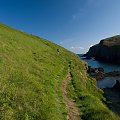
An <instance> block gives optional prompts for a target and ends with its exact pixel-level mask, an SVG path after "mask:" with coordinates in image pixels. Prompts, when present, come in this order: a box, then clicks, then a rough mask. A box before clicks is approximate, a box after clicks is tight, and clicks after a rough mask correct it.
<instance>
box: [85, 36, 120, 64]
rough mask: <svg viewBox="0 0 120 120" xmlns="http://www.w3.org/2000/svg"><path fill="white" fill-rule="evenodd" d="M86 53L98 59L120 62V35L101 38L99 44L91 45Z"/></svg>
mask: <svg viewBox="0 0 120 120" xmlns="http://www.w3.org/2000/svg"><path fill="white" fill-rule="evenodd" d="M86 55H87V56H90V57H95V59H97V60H102V61H107V62H117V63H120V36H119V35H118V36H114V37H110V38H107V39H104V40H101V41H100V43H99V44H97V45H94V46H92V47H90V49H89V51H88V52H87V54H86Z"/></svg>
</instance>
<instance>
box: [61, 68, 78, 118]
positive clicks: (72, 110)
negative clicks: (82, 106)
mask: <svg viewBox="0 0 120 120" xmlns="http://www.w3.org/2000/svg"><path fill="white" fill-rule="evenodd" d="M71 79H72V78H71V74H70V67H69V68H68V74H67V76H66V79H65V80H64V81H63V83H62V93H63V98H64V102H65V104H66V106H67V111H68V113H67V118H66V119H67V120H78V119H80V116H79V111H78V108H77V107H76V105H75V103H74V102H73V101H72V100H71V99H69V98H68V95H67V85H68V83H69V81H70V80H71Z"/></svg>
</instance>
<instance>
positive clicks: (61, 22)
mask: <svg viewBox="0 0 120 120" xmlns="http://www.w3.org/2000/svg"><path fill="white" fill-rule="evenodd" d="M0 22H2V23H5V24H7V25H9V26H12V27H14V28H17V29H20V30H22V31H26V32H28V33H31V34H35V35H38V36H40V37H42V38H46V39H48V40H51V41H52V42H55V43H57V44H59V45H61V46H63V47H65V48H67V49H69V50H71V51H73V52H75V53H85V52H86V51H87V50H88V49H89V47H90V46H91V45H94V44H96V43H98V42H99V40H101V39H103V38H106V37H110V36H113V35H117V34H120V0H0Z"/></svg>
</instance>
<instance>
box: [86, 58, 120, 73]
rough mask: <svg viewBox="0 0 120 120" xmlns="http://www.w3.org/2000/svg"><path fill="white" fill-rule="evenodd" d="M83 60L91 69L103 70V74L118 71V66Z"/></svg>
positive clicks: (119, 68)
mask: <svg viewBox="0 0 120 120" xmlns="http://www.w3.org/2000/svg"><path fill="white" fill-rule="evenodd" d="M84 60H85V61H86V62H87V63H88V65H90V66H91V67H93V68H97V67H102V68H104V70H105V72H111V71H120V65H116V64H111V63H102V62H99V61H96V60H94V59H90V60H86V59H84Z"/></svg>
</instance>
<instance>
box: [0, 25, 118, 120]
mask: <svg viewBox="0 0 120 120" xmlns="http://www.w3.org/2000/svg"><path fill="white" fill-rule="evenodd" d="M57 49H59V50H60V53H59V54H58V53H57ZM70 62H71V71H72V76H73V79H72V81H71V83H69V86H68V90H69V95H70V97H71V98H73V99H75V100H76V101H77V104H78V107H79V108H80V110H81V112H82V118H83V119H88V120H89V119H90V120H93V119H95V120H96V119H98V120H104V118H107V119H109V120H115V119H116V120H117V119H119V118H118V117H117V116H116V115H115V114H113V113H112V112H111V111H109V110H108V109H107V108H106V106H105V105H103V104H102V102H101V101H100V99H103V98H102V94H101V92H99V91H98V90H97V88H96V87H95V85H94V82H92V81H93V80H90V79H91V78H89V77H88V76H87V75H86V73H85V67H84V63H83V62H82V61H81V60H80V59H79V58H78V57H77V56H76V55H75V54H73V53H71V52H69V51H67V50H66V49H64V48H62V47H60V46H58V45H55V44H53V43H51V42H49V41H47V40H44V39H42V38H38V37H36V36H32V35H29V34H26V33H23V32H20V31H17V30H14V29H11V28H10V27H8V26H5V25H3V24H0V119H1V120H65V119H66V115H67V110H66V106H65V104H64V101H63V97H62V92H61V83H62V80H64V79H65V77H66V75H67V73H68V64H69V63H70ZM91 114H92V115H91ZM103 117H104V118H103ZM107 119H105V120H107Z"/></svg>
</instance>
